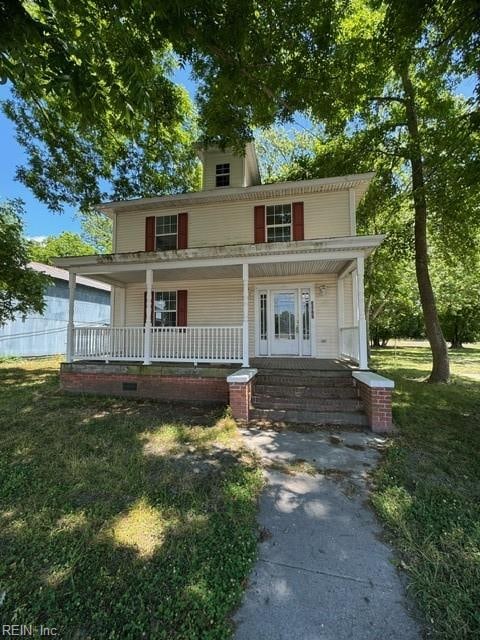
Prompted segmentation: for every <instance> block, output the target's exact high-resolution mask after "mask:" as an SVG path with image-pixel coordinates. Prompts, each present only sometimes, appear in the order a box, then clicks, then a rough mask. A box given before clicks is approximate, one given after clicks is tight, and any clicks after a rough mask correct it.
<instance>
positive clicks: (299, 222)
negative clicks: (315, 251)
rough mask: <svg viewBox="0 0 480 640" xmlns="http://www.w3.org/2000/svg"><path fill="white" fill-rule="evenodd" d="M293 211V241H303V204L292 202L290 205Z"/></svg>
mask: <svg viewBox="0 0 480 640" xmlns="http://www.w3.org/2000/svg"><path fill="white" fill-rule="evenodd" d="M292 209H293V240H303V239H304V224H303V202H294V203H293V204H292Z"/></svg>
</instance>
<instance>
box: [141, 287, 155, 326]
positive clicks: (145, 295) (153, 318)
mask: <svg viewBox="0 0 480 640" xmlns="http://www.w3.org/2000/svg"><path fill="white" fill-rule="evenodd" d="M146 321H147V292H146V291H144V292H143V324H145V322H146ZM152 324H155V292H154V291H152Z"/></svg>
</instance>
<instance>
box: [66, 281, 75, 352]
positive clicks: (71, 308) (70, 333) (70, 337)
mask: <svg viewBox="0 0 480 640" xmlns="http://www.w3.org/2000/svg"><path fill="white" fill-rule="evenodd" d="M76 284H77V277H76V273H75V272H74V271H70V272H69V273H68V323H67V362H73V359H74V357H75V328H74V321H75V318H74V314H75V287H76Z"/></svg>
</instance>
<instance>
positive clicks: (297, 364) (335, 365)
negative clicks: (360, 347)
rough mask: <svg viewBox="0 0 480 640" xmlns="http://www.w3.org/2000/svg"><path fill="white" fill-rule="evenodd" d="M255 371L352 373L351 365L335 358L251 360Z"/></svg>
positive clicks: (354, 367) (353, 367)
mask: <svg viewBox="0 0 480 640" xmlns="http://www.w3.org/2000/svg"><path fill="white" fill-rule="evenodd" d="M250 366H251V367H253V368H255V369H272V370H274V369H283V370H285V369H290V370H293V371H352V370H353V369H357V367H356V366H355V365H353V364H350V363H348V362H346V361H345V360H338V359H336V358H251V359H250Z"/></svg>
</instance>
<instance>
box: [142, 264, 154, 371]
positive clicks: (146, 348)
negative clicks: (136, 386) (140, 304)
mask: <svg viewBox="0 0 480 640" xmlns="http://www.w3.org/2000/svg"><path fill="white" fill-rule="evenodd" d="M152 288H153V271H152V269H147V271H146V289H147V296H146V300H145V335H144V339H143V364H151V362H152V360H151V355H152V354H151V351H152Z"/></svg>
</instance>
